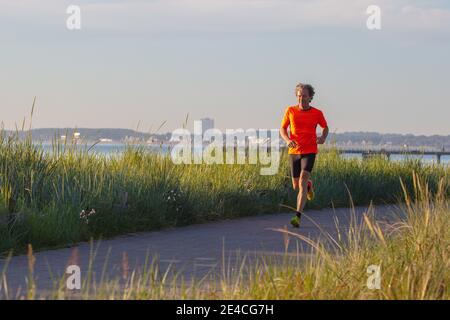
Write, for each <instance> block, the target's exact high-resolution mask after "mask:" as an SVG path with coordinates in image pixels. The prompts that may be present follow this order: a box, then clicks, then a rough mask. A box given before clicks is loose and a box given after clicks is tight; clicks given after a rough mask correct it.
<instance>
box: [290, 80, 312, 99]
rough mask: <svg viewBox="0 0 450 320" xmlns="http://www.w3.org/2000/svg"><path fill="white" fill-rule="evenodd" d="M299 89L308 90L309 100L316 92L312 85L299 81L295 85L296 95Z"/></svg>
mask: <svg viewBox="0 0 450 320" xmlns="http://www.w3.org/2000/svg"><path fill="white" fill-rule="evenodd" d="M299 89H301V90H302V91H303V89H306V90H308V93H309V96H310V97H311V100H312V99H313V98H314V95H315V94H316V92H315V91H314V88H313V86H312V85H310V84H307V83H299V84H298V85H297V86H296V87H295V95H297V92H298V90H299Z"/></svg>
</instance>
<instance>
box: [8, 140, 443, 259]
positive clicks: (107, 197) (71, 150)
mask: <svg viewBox="0 0 450 320" xmlns="http://www.w3.org/2000/svg"><path fill="white" fill-rule="evenodd" d="M413 172H416V173H417V175H418V176H419V177H420V178H422V179H424V180H426V182H427V183H428V185H429V188H430V189H431V191H435V190H437V188H438V182H439V180H440V179H443V181H444V184H445V186H448V185H449V184H450V179H449V177H450V168H449V167H444V166H440V165H423V164H421V163H420V161H419V160H408V161H404V162H389V161H387V160H385V159H383V158H381V157H376V158H373V159H368V160H365V161H361V160H357V159H352V160H346V159H342V158H341V157H340V156H339V155H338V153H337V152H336V150H322V151H321V153H320V154H319V156H318V159H317V162H316V166H315V169H314V172H313V179H314V182H315V188H316V199H315V200H314V201H313V202H311V203H308V204H307V206H308V207H310V208H324V207H331V206H334V207H339V206H346V205H347V204H348V191H350V193H351V194H352V197H353V202H354V204H355V205H363V204H369V203H370V202H371V201H373V203H394V202H396V201H398V199H399V197H401V196H402V193H403V191H402V187H401V184H400V179H402V180H403V181H405V183H406V185H405V188H406V189H407V190H409V191H411V190H412V189H413V185H412V182H411V181H412V173H413ZM446 190H448V189H446ZM446 192H447V195H448V194H449V193H450V191H446ZM295 199H296V193H295V192H294V191H293V190H292V188H291V182H290V177H289V171H288V167H287V159H286V154H283V155H282V159H281V167H280V169H279V171H278V173H277V174H275V175H272V176H262V175H260V165H250V164H244V165H204V164H203V165H175V164H173V162H172V161H171V159H170V157H168V156H164V155H158V154H154V153H150V152H148V151H146V150H145V148H143V147H142V146H139V145H129V146H128V147H127V149H126V150H125V151H124V152H123V153H117V154H113V155H110V156H106V155H101V154H97V153H95V152H94V151H93V150H90V149H89V148H87V147H86V148H79V147H76V145H74V144H70V143H68V144H65V143H64V144H62V143H59V142H55V143H54V144H53V152H52V153H48V152H45V151H44V149H43V147H42V146H40V145H34V144H32V142H31V137H29V138H27V139H25V140H19V139H18V138H17V137H14V136H6V135H5V134H3V133H2V134H1V135H0V253H7V252H10V251H11V250H13V252H14V253H21V252H25V251H26V248H27V245H28V244H32V246H33V248H35V249H43V248H49V247H55V246H61V245H67V244H73V243H76V242H79V241H85V240H89V239H91V238H95V239H98V238H105V237H111V236H114V235H118V234H123V233H129V232H138V231H147V230H155V229H161V228H168V227H177V226H182V225H187V224H194V223H202V222H206V221H211V220H217V219H230V218H234V217H241V216H249V215H256V214H263V213H276V212H281V211H283V212H286V211H287V210H288V209H286V207H284V206H285V205H290V206H292V205H294V204H295ZM308 207H307V208H308ZM92 209H94V211H95V213H93V214H92V215H90V216H89V217H87V218H80V212H81V211H82V210H85V211H86V212H91V210H92Z"/></svg>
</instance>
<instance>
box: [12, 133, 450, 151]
mask: <svg viewBox="0 0 450 320" xmlns="http://www.w3.org/2000/svg"><path fill="white" fill-rule="evenodd" d="M75 132H78V133H80V138H82V139H83V140H89V141H96V140H99V139H111V140H112V141H113V142H125V141H127V140H130V139H135V140H144V141H147V140H149V139H152V138H153V139H157V140H158V141H168V140H169V139H170V137H171V133H170V132H168V133H160V134H155V133H146V132H140V131H135V130H131V129H117V128H98V129H95V128H41V129H32V130H31V134H32V137H33V140H35V141H52V139H54V138H55V137H59V138H61V136H62V135H65V136H67V137H68V138H71V137H73V134H74V133H75ZM8 133H12V131H9V132H8ZM27 134H29V132H28V131H21V132H19V135H20V136H21V137H25V136H26V135H27ZM328 141H329V142H336V144H338V145H347V144H356V145H361V144H373V145H385V144H388V145H394V146H403V145H404V144H406V145H408V146H418V147H419V146H429V147H435V148H439V149H440V148H442V147H444V148H445V149H446V150H448V149H450V135H447V136H443V135H432V136H425V135H413V134H395V133H377V132H344V133H330V135H329V139H328Z"/></svg>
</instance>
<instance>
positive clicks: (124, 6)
mask: <svg viewBox="0 0 450 320" xmlns="http://www.w3.org/2000/svg"><path fill="white" fill-rule="evenodd" d="M69 4H76V5H80V7H81V10H82V29H81V30H79V31H69V30H67V29H66V18H67V17H68V15H67V14H66V12H65V11H66V8H67V6H68V5H69ZM370 4H376V5H379V6H380V8H381V10H382V11H381V14H382V29H381V30H379V31H369V30H368V29H367V28H366V19H367V15H366V13H365V10H366V8H367V6H368V5H370ZM0 41H1V42H0V43H1V44H0V93H1V94H0V112H1V121H2V122H3V123H4V124H5V126H6V127H7V128H12V127H14V124H15V123H21V122H22V119H23V117H24V116H25V115H28V113H29V111H30V105H31V102H32V99H33V97H34V96H37V112H36V114H35V117H34V119H33V127H65V126H70V127H73V126H78V127H121V128H133V129H134V128H136V126H137V124H138V122H140V123H141V124H140V129H141V130H144V131H147V130H149V128H150V127H151V126H153V128H156V127H158V126H159V124H160V123H162V122H163V121H165V120H167V125H166V126H165V127H163V129H162V131H164V132H165V131H169V130H172V129H174V128H176V127H179V126H180V125H181V124H182V123H183V122H184V119H185V117H186V114H187V113H189V117H190V120H191V122H192V120H193V119H198V118H201V117H213V118H214V119H215V120H216V126H217V127H218V128H220V129H225V128H240V127H242V128H277V127H278V126H279V123H280V120H281V117H282V115H283V112H284V109H285V108H286V106H288V105H291V104H294V103H295V97H294V95H293V88H294V87H295V85H296V83H297V82H310V83H312V84H313V85H314V86H315V88H316V92H317V97H316V99H315V101H314V103H313V105H314V106H316V107H318V108H319V109H321V110H323V112H324V114H325V116H326V117H327V120H328V122H329V125H330V128H331V130H332V131H336V132H344V131H378V132H391V133H413V134H427V135H430V134H450V124H449V123H450V121H449V119H450V90H449V88H448V86H449V84H450V61H449V57H450V1H444V0H442V1H418V0H417V1H414V0H381V1H377V0H371V1H366V0H344V1H342V0H306V1H299V0H297V1H294V0H208V1H207V0H151V1H139V0H133V1H130V0H127V1H125V0H116V1H106V0H104V1H88V0H78V1H76V0H70V1H66V0H40V1H35V0H14V1H11V0H0Z"/></svg>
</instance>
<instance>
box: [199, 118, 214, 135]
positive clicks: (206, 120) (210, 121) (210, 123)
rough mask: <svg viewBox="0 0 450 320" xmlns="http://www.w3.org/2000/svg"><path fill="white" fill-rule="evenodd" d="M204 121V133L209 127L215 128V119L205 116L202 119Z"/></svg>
mask: <svg viewBox="0 0 450 320" xmlns="http://www.w3.org/2000/svg"><path fill="white" fill-rule="evenodd" d="M200 121H201V122H202V135H203V134H204V133H205V131H206V130H208V129H214V119H212V118H203V119H200Z"/></svg>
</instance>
